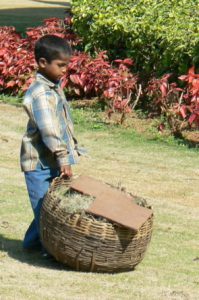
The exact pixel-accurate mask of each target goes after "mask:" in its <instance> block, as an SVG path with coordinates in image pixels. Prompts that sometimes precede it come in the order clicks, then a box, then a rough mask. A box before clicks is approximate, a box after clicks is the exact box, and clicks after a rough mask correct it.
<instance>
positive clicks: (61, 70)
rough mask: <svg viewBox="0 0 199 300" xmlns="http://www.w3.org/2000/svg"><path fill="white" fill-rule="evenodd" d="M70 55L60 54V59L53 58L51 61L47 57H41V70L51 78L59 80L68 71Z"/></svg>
mask: <svg viewBox="0 0 199 300" xmlns="http://www.w3.org/2000/svg"><path fill="white" fill-rule="evenodd" d="M69 59H70V57H68V56H66V55H63V54H62V55H60V57H59V58H58V59H53V60H52V61H51V62H50V63H49V62H48V61H47V60H46V59H45V58H40V59H39V62H38V65H39V71H40V72H41V73H42V74H43V75H45V77H47V78H48V79H49V80H51V81H53V82H57V81H58V80H60V79H61V77H63V76H64V74H65V73H66V68H67V65H68V62H69Z"/></svg>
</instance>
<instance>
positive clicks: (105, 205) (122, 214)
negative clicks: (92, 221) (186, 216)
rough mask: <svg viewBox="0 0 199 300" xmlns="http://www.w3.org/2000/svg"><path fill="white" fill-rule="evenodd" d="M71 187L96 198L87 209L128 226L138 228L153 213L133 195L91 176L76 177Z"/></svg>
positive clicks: (89, 211) (136, 229) (133, 228)
mask: <svg viewBox="0 0 199 300" xmlns="http://www.w3.org/2000/svg"><path fill="white" fill-rule="evenodd" d="M70 186H71V188H72V189H74V190H76V191H78V192H80V193H82V194H86V195H89V196H94V197H95V200H94V202H93V203H92V204H91V205H90V207H89V208H88V209H87V210H86V211H87V212H88V213H92V214H94V215H97V216H102V217H104V218H107V219H108V220H110V221H112V222H115V223H118V224H120V225H123V226H125V227H128V228H130V229H132V230H134V231H138V229H139V228H140V227H141V226H142V225H143V224H144V223H145V222H146V221H147V220H148V218H149V217H150V216H151V215H152V210H150V209H148V208H145V207H141V206H139V205H137V204H135V203H134V201H133V197H130V196H129V195H127V194H125V193H124V192H121V191H120V190H117V189H116V188H113V187H111V186H109V185H108V184H105V183H103V182H101V181H99V180H97V179H94V178H92V177H89V176H84V175H81V176H79V177H78V178H76V179H74V180H73V181H72V183H71V185H70Z"/></svg>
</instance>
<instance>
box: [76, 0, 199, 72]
mask: <svg viewBox="0 0 199 300" xmlns="http://www.w3.org/2000/svg"><path fill="white" fill-rule="evenodd" d="M72 3H73V8H72V12H73V15H74V16H73V22H74V24H73V25H74V29H75V31H76V32H77V33H78V34H79V35H80V36H81V37H83V38H84V45H85V50H90V51H93V50H94V49H95V48H98V49H100V50H108V52H109V54H110V55H111V56H112V58H114V59H115V58H118V57H120V58H124V57H130V58H133V59H134V61H135V66H136V67H137V69H139V70H143V71H144V72H146V73H149V72H153V73H154V74H156V75H158V76H159V75H162V74H163V73H165V72H170V71H171V72H175V73H176V74H182V73H185V72H187V70H188V68H189V67H190V66H191V65H192V64H194V65H196V66H198V65H199V13H198V11H199V1H197V0H182V1H178V0H139V1H138V0H137V1H135V0H123V1H120V0H106V1H101V0H95V1H93V0H73V2H72Z"/></svg>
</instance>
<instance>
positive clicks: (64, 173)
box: [60, 165, 73, 177]
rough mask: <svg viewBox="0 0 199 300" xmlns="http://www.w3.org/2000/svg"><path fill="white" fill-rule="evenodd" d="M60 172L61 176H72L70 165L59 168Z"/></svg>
mask: <svg viewBox="0 0 199 300" xmlns="http://www.w3.org/2000/svg"><path fill="white" fill-rule="evenodd" d="M60 172H61V174H60V175H61V176H62V177H72V176H73V173H72V168H71V166H67V165H66V166H62V167H61V168H60Z"/></svg>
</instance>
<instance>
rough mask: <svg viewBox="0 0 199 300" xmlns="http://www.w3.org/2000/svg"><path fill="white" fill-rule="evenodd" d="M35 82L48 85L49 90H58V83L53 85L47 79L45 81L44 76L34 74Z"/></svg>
mask: <svg viewBox="0 0 199 300" xmlns="http://www.w3.org/2000/svg"><path fill="white" fill-rule="evenodd" d="M36 80H37V81H40V82H42V83H44V84H46V85H48V86H49V87H51V88H58V87H59V85H60V81H58V82H57V83H54V82H52V81H50V80H49V79H47V78H46V77H45V76H43V75H42V74H41V73H37V74H36Z"/></svg>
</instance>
